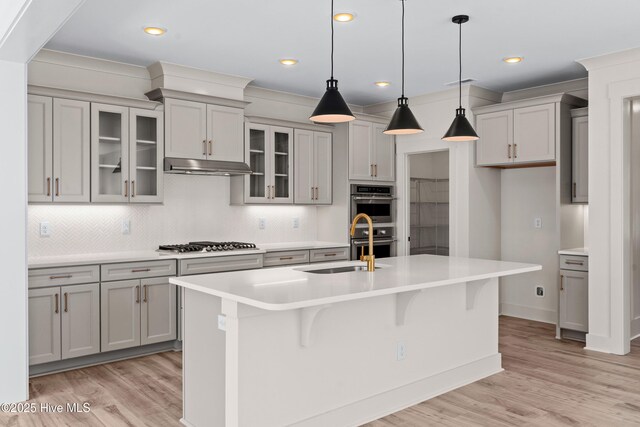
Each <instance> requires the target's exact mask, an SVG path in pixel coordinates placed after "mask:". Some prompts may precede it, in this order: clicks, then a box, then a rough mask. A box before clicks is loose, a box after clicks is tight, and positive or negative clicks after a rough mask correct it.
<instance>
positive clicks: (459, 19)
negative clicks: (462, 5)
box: [442, 15, 479, 142]
mask: <svg viewBox="0 0 640 427" xmlns="http://www.w3.org/2000/svg"><path fill="white" fill-rule="evenodd" d="M467 21H469V16H467V15H457V16H454V17H453V18H452V19H451V22H453V23H454V24H456V25H458V27H459V31H460V32H459V39H458V60H459V67H460V68H459V70H460V74H459V76H458V77H459V79H458V90H459V92H458V93H459V101H460V103H459V105H460V106H459V107H458V108H457V109H456V118H455V119H453V123H451V126H450V127H449V130H448V131H447V133H445V134H444V136H443V137H442V139H443V140H444V141H457V142H462V141H475V140H477V139H479V137H478V134H477V133H476V131H475V130H474V129H473V126H471V123H469V120H467V118H466V117H465V114H464V108H462V24H464V23H465V22H467Z"/></svg>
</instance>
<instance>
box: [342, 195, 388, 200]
mask: <svg viewBox="0 0 640 427" xmlns="http://www.w3.org/2000/svg"><path fill="white" fill-rule="evenodd" d="M351 198H352V199H353V200H396V198H395V197H393V196H351Z"/></svg>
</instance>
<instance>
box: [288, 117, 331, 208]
mask: <svg viewBox="0 0 640 427" xmlns="http://www.w3.org/2000/svg"><path fill="white" fill-rule="evenodd" d="M294 141H295V143H294V153H295V161H294V170H295V176H294V201H295V203H296V204H312V205H323V204H331V202H332V194H333V192H332V135H331V134H330V133H327V132H314V131H310V130H303V129H296V130H295V135H294Z"/></svg>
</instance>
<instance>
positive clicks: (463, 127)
mask: <svg viewBox="0 0 640 427" xmlns="http://www.w3.org/2000/svg"><path fill="white" fill-rule="evenodd" d="M442 139H443V140H445V141H475V140H477V139H479V137H478V134H477V133H476V131H475V130H474V129H473V126H471V123H469V120H467V118H466V117H465V115H464V108H458V109H457V110H456V118H455V119H453V123H451V127H449V130H448V131H447V133H445V134H444V136H443V137H442Z"/></svg>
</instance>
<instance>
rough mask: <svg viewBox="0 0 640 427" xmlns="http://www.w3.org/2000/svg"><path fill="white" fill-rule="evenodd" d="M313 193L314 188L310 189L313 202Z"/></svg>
mask: <svg viewBox="0 0 640 427" xmlns="http://www.w3.org/2000/svg"><path fill="white" fill-rule="evenodd" d="M314 195H315V193H314V187H311V200H313V197H314Z"/></svg>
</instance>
